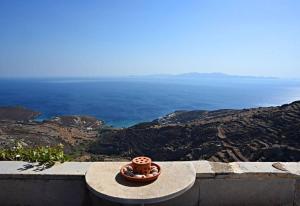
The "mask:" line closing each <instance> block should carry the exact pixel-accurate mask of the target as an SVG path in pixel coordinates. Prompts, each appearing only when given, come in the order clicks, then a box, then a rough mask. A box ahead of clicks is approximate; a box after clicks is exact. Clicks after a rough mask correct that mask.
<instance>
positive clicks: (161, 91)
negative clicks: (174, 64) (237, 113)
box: [0, 74, 300, 127]
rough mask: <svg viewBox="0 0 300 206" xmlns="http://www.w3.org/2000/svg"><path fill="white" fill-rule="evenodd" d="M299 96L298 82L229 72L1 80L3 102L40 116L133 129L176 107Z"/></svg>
mask: <svg viewBox="0 0 300 206" xmlns="http://www.w3.org/2000/svg"><path fill="white" fill-rule="evenodd" d="M296 100H300V81H299V80H297V79H280V78H267V77H263V78H261V77H240V76H229V75H220V74H216V75H200V74H190V75H161V76H159V75H157V76H146V77H143V76H140V77H139V76H131V77H105V78H104V77H102V78H100V77H99V78H19V79H18V78H15V79H13V78H1V79H0V106H23V107H26V108H29V109H32V110H35V111H39V112H41V113H42V114H41V115H40V116H39V117H37V119H36V120H37V121H42V120H44V119H49V118H52V117H55V116H59V115H91V116H95V117H96V118H98V119H101V120H104V121H105V122H106V124H108V125H111V126H113V127H130V126H132V125H134V124H137V123H141V122H146V121H152V120H154V119H157V118H159V117H161V116H164V115H166V114H169V113H171V112H174V111H177V110H217V109H244V108H253V107H264V106H277V105H282V104H286V103H290V102H293V101H296Z"/></svg>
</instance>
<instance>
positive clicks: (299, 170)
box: [193, 161, 300, 179]
mask: <svg viewBox="0 0 300 206" xmlns="http://www.w3.org/2000/svg"><path fill="white" fill-rule="evenodd" d="M193 165H194V167H195V170H196V174H197V178H246V177H249V178H250V177H253V178H296V179H298V178H300V163H299V162H232V163H221V162H209V161H193Z"/></svg>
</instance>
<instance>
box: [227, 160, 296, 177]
mask: <svg viewBox="0 0 300 206" xmlns="http://www.w3.org/2000/svg"><path fill="white" fill-rule="evenodd" d="M229 165H230V167H231V169H232V172H231V174H230V175H229V176H230V178H245V177H256V178H272V177H274V178H278V177H292V176H293V175H292V174H291V173H289V172H288V171H283V170H280V169H278V168H276V167H274V166H273V165H274V162H232V163H230V164H229ZM229 176H228V177H229Z"/></svg>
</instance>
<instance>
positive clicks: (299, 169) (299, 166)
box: [282, 162, 300, 178]
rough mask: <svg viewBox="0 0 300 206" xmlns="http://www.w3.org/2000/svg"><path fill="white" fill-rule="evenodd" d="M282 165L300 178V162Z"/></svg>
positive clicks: (283, 163)
mask: <svg viewBox="0 0 300 206" xmlns="http://www.w3.org/2000/svg"><path fill="white" fill-rule="evenodd" d="M282 165H283V167H284V168H285V169H286V170H287V171H288V172H289V173H291V174H294V175H297V176H299V178H300V162H282Z"/></svg>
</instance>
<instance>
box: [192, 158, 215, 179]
mask: <svg viewBox="0 0 300 206" xmlns="http://www.w3.org/2000/svg"><path fill="white" fill-rule="evenodd" d="M192 163H193V165H194V167H195V170H196V176H197V178H209V177H214V176H215V172H214V171H213V170H212V166H211V165H210V163H209V161H192Z"/></svg>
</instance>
